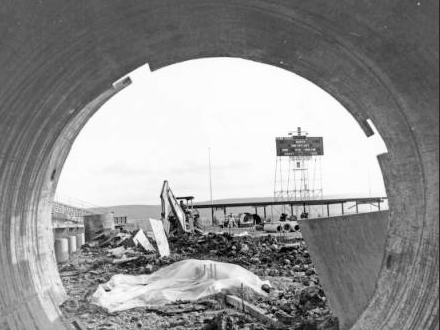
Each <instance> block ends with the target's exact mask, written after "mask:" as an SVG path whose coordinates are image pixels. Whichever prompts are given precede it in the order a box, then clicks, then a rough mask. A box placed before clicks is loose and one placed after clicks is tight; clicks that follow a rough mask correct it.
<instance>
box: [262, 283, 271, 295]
mask: <svg viewBox="0 0 440 330" xmlns="http://www.w3.org/2000/svg"><path fill="white" fill-rule="evenodd" d="M261 290H263V291H264V292H267V293H269V292H270V290H271V287H270V285H268V284H263V285H262V286H261Z"/></svg>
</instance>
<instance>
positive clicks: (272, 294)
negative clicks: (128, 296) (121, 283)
mask: <svg viewBox="0 0 440 330" xmlns="http://www.w3.org/2000/svg"><path fill="white" fill-rule="evenodd" d="M141 234H142V233H141ZM136 235H137V237H139V233H137V234H135V233H133V234H128V233H126V234H118V235H101V236H100V237H98V238H99V239H100V240H99V241H94V242H92V243H89V244H86V245H84V246H83V247H82V248H81V249H80V250H78V251H77V252H76V253H75V254H73V256H72V257H71V259H70V260H69V261H68V262H67V263H64V264H59V271H60V275H61V279H62V281H63V284H64V286H65V288H66V292H67V295H68V299H67V300H66V301H65V302H64V303H63V305H61V309H62V311H63V314H64V315H65V318H66V320H70V321H72V320H74V323H75V327H74V328H75V329H84V330H85V329H98V330H104V329H106V330H119V329H121V330H122V329H123V330H125V329H127V330H130V329H146V330H150V329H151V330H154V329H175V330H184V329H185V330H191V329H194V330H195V329H203V330H238V329H246V330H264V329H292V330H338V329H339V326H338V321H337V319H336V318H335V317H333V316H332V314H331V311H330V309H329V306H328V303H327V299H326V297H325V295H324V292H323V291H322V288H321V286H320V283H319V278H318V276H317V274H316V271H315V268H314V267H313V265H312V262H311V259H310V255H309V253H308V251H307V247H306V245H305V243H304V241H303V239H302V238H297V237H295V238H291V239H289V240H286V238H285V237H284V238H283V239H280V237H276V236H271V235H263V236H258V237H253V236H250V235H246V236H234V235H231V234H228V233H215V234H214V233H209V234H205V235H191V234H184V235H182V236H179V237H177V238H170V240H169V245H170V250H171V254H170V255H169V256H168V257H159V256H158V255H157V254H156V253H155V252H153V251H152V250H151V249H150V248H148V251H146V249H145V248H142V246H144V245H141V244H138V245H137V246H136V245H135V244H133V240H132V239H131V237H135V236H136ZM141 236H142V235H141ZM153 245H155V244H154V242H153ZM185 259H207V260H213V261H221V262H228V263H233V264H237V265H240V266H242V267H244V268H246V269H247V270H249V271H251V272H252V273H254V274H255V275H257V276H259V277H260V278H261V279H263V280H269V282H270V284H271V286H265V287H263V288H262V289H263V290H264V291H266V292H267V293H268V294H267V296H261V295H258V294H256V293H254V292H250V290H246V289H243V288H241V290H238V291H235V292H221V293H219V294H215V295H213V296H210V297H206V298H202V299H200V300H197V301H176V302H174V303H172V304H168V305H165V306H158V307H154V308H152V307H148V308H147V307H144V308H134V309H129V310H125V311H120V312H114V313H109V312H108V311H106V310H105V309H103V308H102V307H99V306H97V305H95V304H93V303H92V299H91V298H92V295H93V293H94V292H95V291H96V289H97V287H98V285H100V284H103V283H106V282H108V281H109V280H110V278H111V277H112V276H113V275H116V274H129V275H141V274H151V273H153V272H155V271H156V270H158V269H160V268H162V267H165V266H168V265H170V264H173V263H175V262H177V261H181V260H185Z"/></svg>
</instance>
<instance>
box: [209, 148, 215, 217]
mask: <svg viewBox="0 0 440 330" xmlns="http://www.w3.org/2000/svg"><path fill="white" fill-rule="evenodd" d="M208 161H209V199H210V201H211V224H212V225H213V224H214V208H213V206H212V205H213V202H212V171H211V148H208Z"/></svg>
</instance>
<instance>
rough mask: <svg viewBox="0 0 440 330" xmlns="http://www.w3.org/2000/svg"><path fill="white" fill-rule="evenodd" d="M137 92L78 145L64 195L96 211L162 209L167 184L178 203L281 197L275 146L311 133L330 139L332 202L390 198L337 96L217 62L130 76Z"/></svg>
mask: <svg viewBox="0 0 440 330" xmlns="http://www.w3.org/2000/svg"><path fill="white" fill-rule="evenodd" d="M130 77H131V78H132V80H133V84H132V85H131V86H129V87H128V88H126V89H125V90H123V91H122V92H120V93H118V94H117V95H116V96H114V97H113V98H112V99H111V100H109V101H108V102H107V103H106V104H105V105H104V106H103V107H102V108H101V109H100V110H99V111H98V112H97V113H96V114H95V115H94V116H93V117H92V118H91V119H90V121H89V122H88V123H87V125H86V126H85V127H84V129H83V130H82V132H81V133H80V135H79V136H78V138H77V140H76V141H75V144H74V146H73V148H72V151H71V153H70V155H69V157H68V159H67V162H66V164H65V166H64V169H63V172H62V175H61V178H60V182H59V185H58V190H57V194H58V195H59V196H62V197H63V198H66V197H71V198H74V199H78V200H82V201H86V202H88V203H91V204H95V205H101V206H110V205H121V204H159V203H160V200H159V193H160V190H161V186H162V182H163V180H165V179H167V180H169V182H170V186H171V188H172V190H173V191H174V193H175V195H193V196H195V197H196V200H198V201H203V200H208V199H209V174H208V173H209V172H208V148H211V159H212V185H213V198H214V199H220V198H234V197H265V196H272V195H273V189H274V171H275V159H276V157H275V137H276V136H286V135H287V133H288V132H289V131H295V130H296V128H297V127H298V126H301V127H303V129H304V130H306V131H308V132H309V134H310V135H311V136H323V137H324V150H325V156H323V158H322V174H323V189H324V194H325V195H335V194H356V195H359V194H362V195H365V196H368V195H370V194H371V195H373V196H374V195H382V196H383V195H385V190H384V186H383V180H382V174H381V171H380V168H379V165H378V163H377V159H376V155H377V154H379V153H382V152H384V151H386V149H385V146H384V144H383V142H382V140H381V139H380V136H378V134H376V135H375V136H373V137H372V138H367V137H366V136H365V134H364V133H363V132H362V130H361V129H360V127H359V126H358V124H357V123H356V122H355V120H354V119H353V117H352V116H351V115H350V114H349V113H348V111H347V110H345V109H344V108H343V107H342V106H341V105H340V104H339V103H338V102H337V101H336V100H335V99H333V97H332V96H330V95H329V94H327V93H326V92H325V91H323V90H322V89H320V88H319V87H318V86H316V85H314V84H313V83H311V82H309V81H307V80H305V79H303V78H301V77H299V76H297V75H295V74H292V73H290V72H287V71H284V70H282V69H278V68H275V67H272V66H268V65H263V64H260V63H255V62H251V61H246V60H241V59H231V58H214V59H203V60H194V61H188V62H184V63H180V64H176V65H172V66H169V67H166V68H164V69H160V70H158V71H156V72H154V73H152V72H150V70H149V68H148V65H145V66H143V67H141V68H139V69H137V70H136V71H134V72H132V73H130Z"/></svg>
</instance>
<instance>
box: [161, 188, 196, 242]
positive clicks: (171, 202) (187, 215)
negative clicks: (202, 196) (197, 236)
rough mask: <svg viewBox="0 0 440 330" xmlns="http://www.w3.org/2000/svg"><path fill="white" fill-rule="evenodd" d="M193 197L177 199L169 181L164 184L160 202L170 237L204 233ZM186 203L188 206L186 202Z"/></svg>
mask: <svg viewBox="0 0 440 330" xmlns="http://www.w3.org/2000/svg"><path fill="white" fill-rule="evenodd" d="M193 199H194V197H193V196H187V197H175V196H174V194H173V192H172V191H171V188H170V186H169V184H168V181H167V180H165V181H164V182H163V186H162V191H161V193H160V200H161V205H162V213H161V218H162V222H163V227H164V229H165V233H166V235H167V236H168V237H170V236H179V235H181V234H183V233H191V234H194V233H202V230H201V229H200V214H199V211H198V210H196V209H194V208H193V204H192V200H193ZM184 201H186V204H185V202H184Z"/></svg>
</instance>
